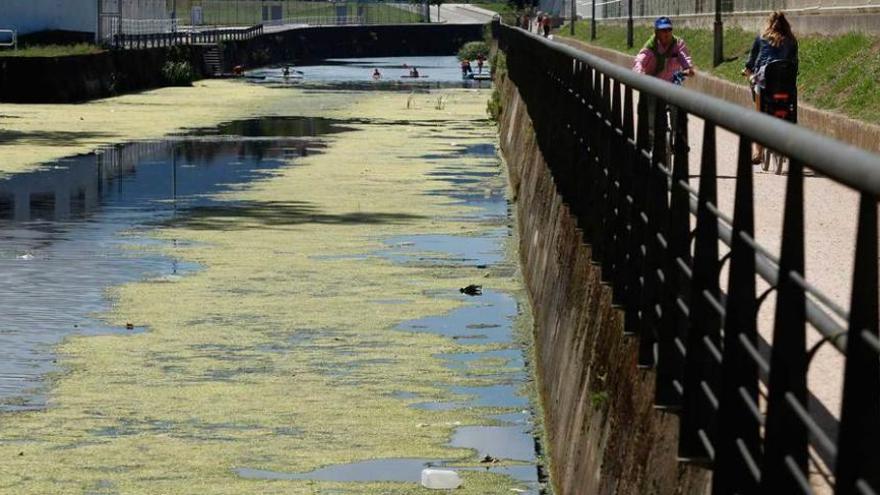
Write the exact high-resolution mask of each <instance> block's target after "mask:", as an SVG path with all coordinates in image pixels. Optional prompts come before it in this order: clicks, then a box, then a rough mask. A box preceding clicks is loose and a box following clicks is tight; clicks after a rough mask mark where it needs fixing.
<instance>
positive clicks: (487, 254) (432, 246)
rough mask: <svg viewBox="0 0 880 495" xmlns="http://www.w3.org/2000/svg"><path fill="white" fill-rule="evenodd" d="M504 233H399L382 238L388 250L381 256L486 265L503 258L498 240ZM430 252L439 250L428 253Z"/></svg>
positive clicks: (397, 260)
mask: <svg viewBox="0 0 880 495" xmlns="http://www.w3.org/2000/svg"><path fill="white" fill-rule="evenodd" d="M505 236H506V231H505V230H503V229H495V230H493V231H490V232H488V233H486V234H485V235H481V236H457V235H441V234H422V235H414V236H398V237H391V238H388V239H386V240H385V243H386V244H387V245H388V246H389V249H387V250H384V251H380V252H379V253H377V254H379V255H380V256H382V257H384V258H386V259H389V260H390V261H391V262H393V263H400V264H406V263H414V262H416V263H421V264H438V263H439V264H452V265H468V266H474V265H481V266H488V265H493V264H495V263H500V262H501V261H503V260H504V251H503V249H504V247H503V245H502V244H501V243H500V242H499V239H501V238H503V237H505ZM430 253H438V255H437V256H430Z"/></svg>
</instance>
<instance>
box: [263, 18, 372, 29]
mask: <svg viewBox="0 0 880 495" xmlns="http://www.w3.org/2000/svg"><path fill="white" fill-rule="evenodd" d="M366 23H367V22H366V17H365V16H363V15H345V16H338V17H337V16H329V15H314V16H298V17H287V18H284V19H275V20H272V21H266V22H264V23H263V25H265V26H267V27H268V26H341V25H345V26H349V25H361V24H366Z"/></svg>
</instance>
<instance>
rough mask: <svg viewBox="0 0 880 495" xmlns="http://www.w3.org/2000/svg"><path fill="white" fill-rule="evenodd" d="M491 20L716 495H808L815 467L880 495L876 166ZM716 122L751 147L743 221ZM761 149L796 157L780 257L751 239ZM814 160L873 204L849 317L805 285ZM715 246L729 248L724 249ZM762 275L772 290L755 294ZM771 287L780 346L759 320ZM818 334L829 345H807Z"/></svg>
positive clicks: (879, 165) (595, 251) (843, 485)
mask: <svg viewBox="0 0 880 495" xmlns="http://www.w3.org/2000/svg"><path fill="white" fill-rule="evenodd" d="M493 27H494V31H495V33H496V36H497V38H498V39H499V44H500V46H501V47H502V49H503V50H504V51H505V52H506V54H507V66H508V68H509V77H510V78H511V80H512V81H513V82H514V83H515V84H516V86H517V88H518V89H519V92H520V95H521V96H522V98H523V100H524V101H525V103H526V106H527V107H528V110H529V114H530V116H531V119H532V122H533V125H534V129H535V133H536V136H537V139H538V144H539V146H540V149H541V151H542V153H543V155H544V158H545V160H546V162H547V164H548V166H549V167H550V169H551V171H552V173H553V176H554V179H555V182H556V184H557V188H558V190H559V193H560V194H561V195H562V197H563V199H564V200H565V201H566V203H567V204H568V206H569V209H570V211H571V212H572V213H573V214H574V215H575V216H576V217H577V220H578V226H579V227H581V228H582V231H583V235H584V238H585V241H586V242H587V243H588V244H589V245H590V247H591V252H592V256H593V260H594V261H595V262H597V263H599V264H600V265H601V268H602V277H603V279H604V280H605V281H607V282H609V283H610V284H611V286H612V291H613V296H614V300H615V302H617V303H619V304H620V305H621V307H622V308H623V310H624V312H625V332H626V333H628V334H631V335H633V336H636V337H637V338H638V339H639V355H638V363H639V365H641V366H644V367H654V368H655V371H656V373H655V376H656V396H655V403H656V405H657V406H658V407H662V408H664V409H667V410H671V411H677V412H678V413H679V414H680V431H679V451H678V454H679V457H680V458H682V459H685V460H688V461H692V462H699V463H703V464H706V465H708V466H711V467H712V468H713V469H714V472H713V483H712V492H713V494H716V495H719V494H734V493H740V494H747V493H748V494H751V493H761V494H768V495H769V494H780V493H786V494H789V493H805V494H811V493H814V489H813V488H812V487H811V484H810V483H811V481H813V480H811V479H810V478H811V473H810V471H809V468H810V466H815V465H816V464H817V463H823V464H824V465H825V467H826V468H827V469H828V470H829V471H831V472H832V473H833V475H831V476H829V479H828V480H825V481H824V483H825V485H826V486H828V487H832V488H833V490H834V493H836V494H862V495H868V494H877V493H880V469H878V466H880V330H878V297H880V293H878V292H880V291H878V248H877V245H878V228H877V226H878V216H877V199H878V197H880V156H877V155H874V154H871V153H868V152H866V151H863V150H859V149H857V148H853V147H850V146H847V145H844V144H842V143H840V142H838V141H834V140H832V139H830V138H826V137H824V136H821V135H818V134H815V133H813V132H810V131H808V130H806V129H803V128H800V127H797V126H793V125H791V124H788V123H785V122H782V121H781V120H779V119H774V118H772V117H769V116H765V115H760V114H758V113H756V112H748V111H743V109H742V108H741V107H737V106H734V105H732V104H729V103H726V102H723V101H720V100H716V99H713V98H710V97H707V96H705V95H701V94H697V93H693V92H691V91H688V90H686V89H683V88H680V87H676V86H673V85H671V84H669V83H666V82H664V81H660V80H658V79H655V78H650V77H646V76H643V75H639V74H635V73H633V72H631V71H628V70H626V69H624V68H620V67H617V66H615V65H613V64H611V63H609V62H607V61H604V60H602V59H599V58H597V57H593V56H591V55H588V54H585V53H583V52H579V51H577V50H574V49H572V48H569V47H566V46H563V45H558V44H555V43H553V42H550V41H547V40H545V39H543V38H541V37H538V36H534V35H531V34H528V33H526V32H525V31H523V30H521V29H516V28H511V27H507V26H503V25H500V24H497V23H496V24H494V25H493ZM636 92H638V94H639V95H651V96H652V97H653V98H651V100H652V101H653V103H650V104H646V103H644V102H645V101H646V100H649V99H648V98H640V99H639V104H638V107H637V108H635V107H636V105H635V103H634V101H635V94H636ZM648 105H652V106H653V107H654V108H653V110H654V111H653V112H652V114H653V115H654V116H655V117H654V125H653V127H654V129H653V137H650V136H651V131H650V130H649V126H648V122H647V120H648V115H649V109H648V108H647V106H648ZM667 109H669V110H670V112H671V114H672V115H673V118H672V119H671V121H672V122H674V124H673V128H672V129H667V125H668V124H667V117H666V115H667V113H666V110H667ZM689 116H694V117H697V118H700V119H702V120H703V121H704V126H705V127H704V130H703V132H702V136H701V138H702V156H701V160H700V164H699V168H700V170H699V173H698V175H697V176H696V177H698V179H699V183H698V184H699V187H698V188H696V187H694V186H693V185H692V183H691V182H690V180H691V179H690V178H691V171H690V170H691V168H690V163H689V156H688V153H687V151H688V148H687V142H688V133H689V130H688V129H689V127H688V117H689ZM718 128H723V129H726V130H728V131H730V132H732V133H734V134H736V135H737V137H738V141H739V143H738V149H739V153H738V159H737V165H736V170H737V172H736V177H735V179H736V185H735V199H734V206H733V216H732V218H731V217H728V216H727V215H725V214H724V213H722V212H721V210H720V207H719V206H718V198H717V196H718V193H717V188H718V181H719V176H718V173H717V164H716V161H717V159H718V158H717V157H716V129H718ZM667 130H669V131H670V132H671V135H672V136H674V139H673V140H672V143H673V144H672V151H671V153H670V152H668V151H667V141H666V136H667ZM693 142H696V139H695V140H694V141H693ZM753 142H760V143H761V144H763V145H766V146H767V147H769V148H770V149H773V150H776V151H778V152H780V153H783V154H784V155H785V156H787V157H788V158H789V159H790V170H789V173H788V176H787V178H786V191H785V200H784V201H785V204H784V210H783V211H784V219H783V227H782V232H781V239H782V244H781V254H780V256H779V257H778V258H777V257H775V256H774V255H772V254H770V253H769V252H768V250H767V249H765V248H763V247H762V246H761V245H760V244H758V243H757V242H756V240H755V233H754V231H755V221H754V218H755V194H754V184H753V181H754V179H753V170H752V164H751V147H752V143H753ZM807 163H809V164H810V165H809V168H811V169H813V170H814V171H815V172H816V173H818V174H821V175H822V176H824V177H826V178H828V179H831V180H833V181H835V182H837V183H839V184H842V185H845V186H847V187H849V188H851V189H852V190H853V191H855V192H857V193H858V194H859V195H860V198H861V199H860V204H859V208H858V211H859V213H858V226H857V240H856V242H855V245H854V255H853V257H854V260H855V268H854V274H853V278H852V280H853V287H854V290H853V291H852V298H851V303H850V309H849V313H848V314H847V313H846V312H845V311H844V310H842V309H840V308H838V307H836V306H835V305H834V304H833V303H831V301H829V299H828V298H827V297H825V296H824V295H823V294H822V293H821V292H819V291H818V290H817V289H815V288H814V287H813V286H812V285H810V284H809V283H808V280H807V279H806V278H805V277H804V265H805V248H804V235H805V220H804V208H805V205H804V168H805V167H806V166H807V165H806V164H807ZM694 221H695V224H694V225H695V226H694V227H693V228H692V222H694ZM719 242H720V243H722V244H723V245H725V246H728V247H729V252H728V253H727V254H725V255H724V256H721V255H720V252H719ZM725 265H726V269H727V277H726V278H727V287H726V290H722V288H721V279H722V278H721V274H722V272H723V271H724V267H725ZM762 280H763V281H764V282H766V283H767V284H769V286H770V289H769V290H768V291H765V292H764V293H763V294H761V295H758V294H757V292H756V285H757V284H758V282H759V281H762ZM771 292H775V294H776V306H775V320H774V325H773V329H772V331H773V335H772V341H771V342H772V346H770V345H768V344H767V343H766V342H762V340H763V338H762V336H761V333H760V331H759V328H758V317H757V315H758V310H759V308H760V307H761V305H762V304H763V303H764V302H765V301H766V299H767V295H768V294H770V293H771ZM808 327H809V328H811V329H812V330H815V331H818V332H819V334H820V335H821V336H822V338H821V340H820V341H819V343H818V344H816V345H815V346H814V347H813V348H811V349H810V350H808V349H807V340H806V335H807V330H808ZM823 344H827V345H829V346H832V348H835V349H837V350H838V351H839V352H840V353H841V354H842V355H843V357H842V358H841V359H842V360H844V361H845V367H844V369H843V370H841V375H842V377H843V383H844V385H843V395H842V399H841V407H840V411H839V413H838V412H837V411H835V412H834V413H831V414H829V413H828V412H827V411H824V410H822V407H821V404H820V403H819V402H818V401H816V400H815V398H814V397H813V391H812V390H810V388H809V387H808V385H807V372H808V370H809V366H810V363H811V359H812V356H813V354H814V353H815V350H816V349H818V348H819V347H821V346H822V345H823ZM815 454H818V456H819V459H818V460H817V459H815V457H816V455H815Z"/></svg>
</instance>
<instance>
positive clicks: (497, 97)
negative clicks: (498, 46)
mask: <svg viewBox="0 0 880 495" xmlns="http://www.w3.org/2000/svg"><path fill="white" fill-rule="evenodd" d="M489 66H490V68H491V69H492V78H493V79H494V80H495V85H494V87H493V88H492V95H491V96H490V97H489V101H488V102H487V103H486V113H488V114H489V119H490V120H492V121H493V122H496V123H497V122H498V121H499V119H501V110H502V108H503V107H502V105H501V91H499V90H498V88H499V87H500V86H501V83H502V81H504V78H506V77H507V58H506V57H505V56H504V52H502V51H501V50H495V51H494V52H492V57H491V59H490V64H489Z"/></svg>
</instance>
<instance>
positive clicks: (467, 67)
mask: <svg viewBox="0 0 880 495" xmlns="http://www.w3.org/2000/svg"><path fill="white" fill-rule="evenodd" d="M473 73H474V70H473V69H472V68H471V61H470V60H468V59H464V60H462V61H461V78H462V79H467V78H468V77H470V76H472V75H473Z"/></svg>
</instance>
